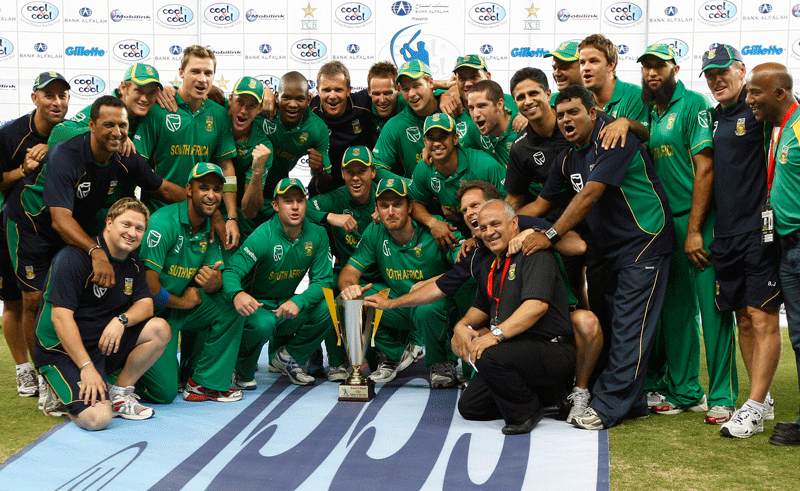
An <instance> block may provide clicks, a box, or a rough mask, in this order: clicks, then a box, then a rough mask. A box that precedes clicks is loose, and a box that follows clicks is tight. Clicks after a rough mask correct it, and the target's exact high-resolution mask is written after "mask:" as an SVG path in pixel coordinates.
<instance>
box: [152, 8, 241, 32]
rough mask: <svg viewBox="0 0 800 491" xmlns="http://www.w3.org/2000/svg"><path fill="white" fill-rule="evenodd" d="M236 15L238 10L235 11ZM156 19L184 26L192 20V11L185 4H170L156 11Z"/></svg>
mask: <svg viewBox="0 0 800 491" xmlns="http://www.w3.org/2000/svg"><path fill="white" fill-rule="evenodd" d="M237 15H238V12H237ZM156 16H157V17H158V20H159V21H161V22H162V23H164V24H165V25H167V26H176V27H184V26H186V25H188V24H189V23H190V22H192V20H194V12H192V9H190V8H189V7H187V6H186V5H178V4H170V5H165V6H163V7H161V8H160V9H159V10H158V12H156Z"/></svg>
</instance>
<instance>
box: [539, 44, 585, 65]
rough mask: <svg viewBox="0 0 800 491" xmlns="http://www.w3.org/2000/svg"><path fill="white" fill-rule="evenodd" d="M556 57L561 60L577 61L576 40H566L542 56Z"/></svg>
mask: <svg viewBox="0 0 800 491" xmlns="http://www.w3.org/2000/svg"><path fill="white" fill-rule="evenodd" d="M551 56H552V57H553V58H558V59H559V60H561V61H566V62H572V61H578V42H577V41H566V42H563V43H561V44H559V45H558V48H556V49H555V50H554V51H551V52H549V53H547V54H546V55H544V58H549V57H551Z"/></svg>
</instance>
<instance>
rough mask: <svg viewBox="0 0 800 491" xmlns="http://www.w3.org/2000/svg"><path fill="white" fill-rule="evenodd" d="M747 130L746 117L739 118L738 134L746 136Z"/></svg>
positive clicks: (737, 122) (737, 123) (737, 121)
mask: <svg viewBox="0 0 800 491" xmlns="http://www.w3.org/2000/svg"><path fill="white" fill-rule="evenodd" d="M745 132H746V130H745V127H744V118H739V119H737V120H736V132H735V133H736V136H744V134H745Z"/></svg>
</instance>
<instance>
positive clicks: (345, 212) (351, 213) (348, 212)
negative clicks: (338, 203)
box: [342, 208, 353, 216]
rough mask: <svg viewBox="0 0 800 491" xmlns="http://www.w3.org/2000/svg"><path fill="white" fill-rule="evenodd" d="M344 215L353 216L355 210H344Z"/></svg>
mask: <svg viewBox="0 0 800 491" xmlns="http://www.w3.org/2000/svg"><path fill="white" fill-rule="evenodd" d="M342 213H344V214H345V215H350V216H353V210H351V209H349V208H345V209H344V210H342Z"/></svg>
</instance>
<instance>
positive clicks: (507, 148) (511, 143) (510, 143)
mask: <svg viewBox="0 0 800 491" xmlns="http://www.w3.org/2000/svg"><path fill="white" fill-rule="evenodd" d="M513 144H514V142H506V152H510V151H511V145H513Z"/></svg>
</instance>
